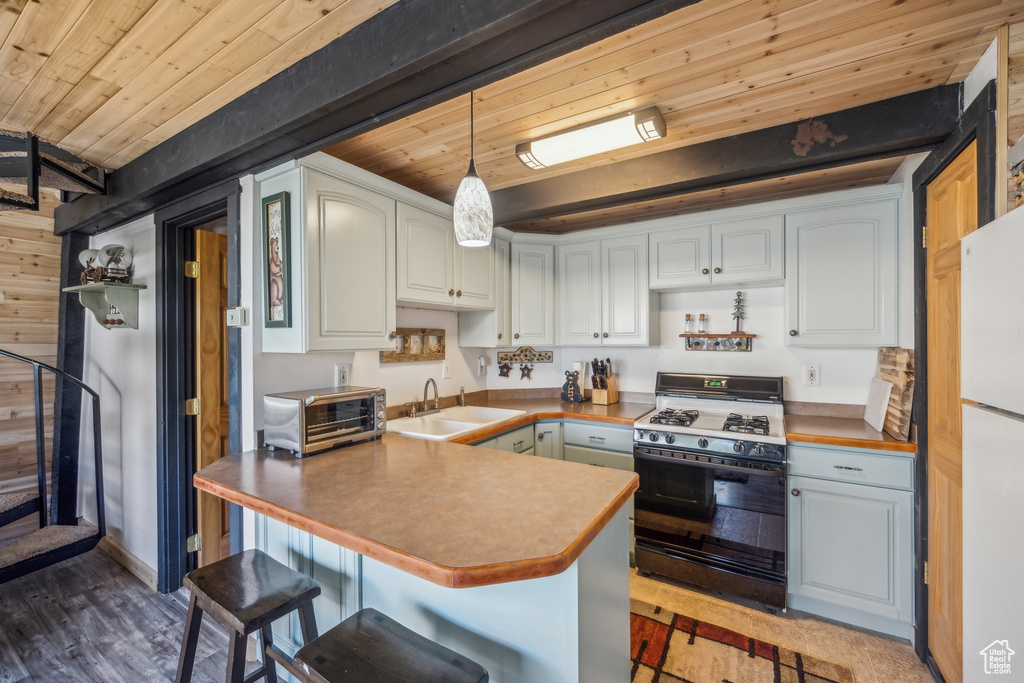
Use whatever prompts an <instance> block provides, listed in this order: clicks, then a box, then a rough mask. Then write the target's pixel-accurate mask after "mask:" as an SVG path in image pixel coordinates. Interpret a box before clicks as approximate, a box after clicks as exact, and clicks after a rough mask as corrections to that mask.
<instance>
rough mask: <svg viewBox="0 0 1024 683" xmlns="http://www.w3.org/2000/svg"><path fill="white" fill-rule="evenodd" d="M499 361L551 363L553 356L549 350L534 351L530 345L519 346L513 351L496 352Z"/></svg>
mask: <svg viewBox="0 0 1024 683" xmlns="http://www.w3.org/2000/svg"><path fill="white" fill-rule="evenodd" d="M498 362H499V363H513V364H515V363H552V362H554V357H553V355H552V353H551V351H534V350H533V348H532V347H530V346H520V347H519V348H518V349H516V350H515V351H501V352H499V353H498Z"/></svg>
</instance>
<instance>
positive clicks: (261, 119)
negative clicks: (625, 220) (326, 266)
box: [55, 0, 700, 235]
mask: <svg viewBox="0 0 1024 683" xmlns="http://www.w3.org/2000/svg"><path fill="white" fill-rule="evenodd" d="M699 1H700V0H501V1H500V2H473V1H472V0H460V1H458V2H456V1H455V0H402V1H401V2H398V3H396V4H394V5H392V6H391V7H389V8H387V9H386V10H384V11H383V12H380V13H379V14H377V15H375V16H374V17H372V18H370V19H369V20H367V21H366V22H364V23H363V24H361V25H359V26H357V27H356V28H354V29H353V30H351V31H350V32H348V33H346V34H345V35H343V36H341V37H340V38H338V39H337V40H335V41H333V42H331V43H330V44H329V45H327V46H325V47H324V48H322V49H320V50H318V51H317V52H315V53H313V54H312V55H310V56H308V57H306V58H305V59H303V60H301V61H299V62H297V63H296V64H294V65H293V66H291V67H289V68H288V69H285V70H284V71H283V72H281V73H280V74H277V75H276V76H274V77H272V78H270V79H269V80H268V81H266V82H265V83H263V84H261V85H259V86H257V87H256V88H253V89H252V90H250V91H249V92H247V93H245V94H244V95H242V96H241V97H239V98H238V99H236V100H234V101H233V102H231V103H229V104H227V105H225V106H224V107H222V108H221V109H219V110H217V111H216V112H214V113H212V114H210V115H209V116H207V117H206V118H204V119H202V120H201V121H199V122H197V123H195V124H193V125H192V126H190V127H188V128H186V129H185V130H183V131H181V132H180V133H178V134H176V135H174V136H173V137H171V138H170V139H168V140H166V141H165V142H162V143H160V144H159V145H157V146H156V147H154V148H153V149H152V150H150V151H148V152H146V153H145V154H143V155H142V156H140V157H138V158H137V159H135V160H133V161H131V162H129V163H128V164H126V165H125V166H123V167H122V168H120V169H118V170H117V171H115V172H113V173H111V174H109V176H108V185H107V195H106V196H102V197H98V196H83V197H79V198H78V199H76V200H75V201H73V202H71V203H68V204H64V205H62V206H59V207H58V208H57V210H56V214H55V224H56V227H55V232H56V233H57V234H58V235H60V234H64V233H67V232H71V231H76V230H80V231H84V232H88V233H96V232H100V231H102V230H105V229H107V228H110V227H113V226H115V225H118V224H120V223H123V222H124V221H126V220H129V219H131V218H133V217H135V216H138V215H141V214H144V213H147V212H150V211H153V210H154V209H156V208H158V207H160V206H162V205H164V204H167V203H168V202H171V201H175V200H177V199H180V198H182V197H184V196H187V195H189V194H191V193H194V192H197V191H199V190H202V189H205V188H207V187H210V186H212V185H214V184H216V183H219V182H221V181H224V180H227V179H230V178H235V177H238V176H241V175H243V174H245V173H249V172H254V171H258V170H261V169H263V168H268V167H270V166H271V165H274V164H276V163H279V162H281V161H284V160H287V159H290V158H295V157H298V156H302V155H303V154H308V153H311V152H314V151H317V150H319V149H324V148H325V147H327V146H329V145H331V144H335V143H337V142H340V141H342V140H344V139H348V138H351V137H354V136H356V135H359V134H361V133H363V132H366V131H368V130H371V129H373V128H376V127H379V126H382V125H384V124H386V123H389V122H392V121H395V120H398V119H400V118H402V117H405V116H409V115H411V114H413V113H416V112H418V111H422V110H424V109H426V108H428V107H430V106H433V105H434V104H437V103H439V102H442V101H445V100H448V99H451V98H452V97H455V96H458V95H461V94H464V93H467V92H469V91H470V90H472V89H475V88H479V87H482V86H484V85H487V84H489V83H493V82H495V81H498V80H500V79H502V78H505V77H507V76H509V75H511V74H513V73H516V72H519V71H523V70H525V69H528V68H530V67H532V66H535V65H537V64H541V63H543V62H545V61H548V60H550V59H554V58H555V57H558V56H560V55H563V54H566V53H568V52H571V51H573V50H576V49H578V48H580V47H583V46H584V45H587V44H589V43H592V42H595V41H598V40H601V39H603V38H605V37H607V36H610V35H613V34H615V33H619V32H621V31H625V30H627V29H630V28H633V27H635V26H638V25H640V24H642V23H644V22H647V21H650V20H651V19H655V18H657V17H659V16H663V15H665V14H668V13H669V12H672V11H674V10H677V9H680V8H682V7H686V6H688V5H693V4H696V3H697V2H699ZM467 115H468V112H467Z"/></svg>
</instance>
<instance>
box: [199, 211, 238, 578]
mask: <svg viewBox="0 0 1024 683" xmlns="http://www.w3.org/2000/svg"><path fill="white" fill-rule="evenodd" d="M196 261H197V262H198V263H199V277H198V279H197V280H196V340H195V349H196V388H197V397H198V398H199V415H198V417H197V421H196V440H197V442H198V443H197V444H196V460H197V462H196V469H202V468H203V467H206V466H207V465H209V464H211V463H213V462H214V461H216V460H219V459H220V458H222V457H224V456H225V455H227V453H228V434H229V432H228V362H227V361H228V346H227V344H228V340H227V334H226V331H227V330H226V327H225V322H224V314H225V311H226V310H227V306H228V265H227V264H228V240H227V237H226V236H224V235H217V234H215V233H212V232H207V231H205V230H196ZM196 530H197V531H198V533H199V536H200V538H201V539H202V548H201V549H200V551H199V566H200V567H202V566H204V565H207V564H210V563H211V562H216V561H217V560H219V559H221V558H224V557H227V556H228V555H229V554H230V552H231V551H230V535H229V530H230V525H229V523H228V504H227V502H226V501H224V500H223V499H221V498H218V497H216V496H212V495H210V494H209V493H204V492H202V491H197V492H196Z"/></svg>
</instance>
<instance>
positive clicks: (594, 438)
mask: <svg viewBox="0 0 1024 683" xmlns="http://www.w3.org/2000/svg"><path fill="white" fill-rule="evenodd" d="M587 438H588V439H590V440H591V441H604V437H603V436H588V437H587Z"/></svg>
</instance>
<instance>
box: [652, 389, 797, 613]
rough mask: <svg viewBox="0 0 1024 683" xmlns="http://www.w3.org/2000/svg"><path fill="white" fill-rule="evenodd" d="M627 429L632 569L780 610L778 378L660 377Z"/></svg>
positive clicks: (782, 502) (781, 429) (782, 546)
mask: <svg viewBox="0 0 1024 683" xmlns="http://www.w3.org/2000/svg"><path fill="white" fill-rule="evenodd" d="M655 391H656V396H657V407H656V408H655V410H653V411H651V412H650V413H648V414H647V415H644V416H643V417H641V418H640V419H638V420H637V421H636V422H635V423H634V425H633V429H634V432H633V441H634V443H633V456H634V466H635V469H636V472H637V474H639V476H640V489H639V490H638V491H637V493H636V495H635V497H634V501H635V507H636V512H635V522H636V524H635V533H636V565H637V570H638V571H640V572H641V573H644V574H659V575H662V576H667V577H670V578H673V579H677V580H680V581H685V582H688V583H692V584H695V585H698V586H701V587H704V588H709V589H714V590H720V591H722V592H725V593H730V594H733V595H738V596H740V597H744V598H748V599H751V600H756V601H758V602H762V603H765V604H767V605H771V606H775V607H785V604H786V428H785V420H784V416H783V394H782V378H781V377H751V376H724V375H694V374H683V373H666V372H661V373H658V378H657V382H656V386H655Z"/></svg>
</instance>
